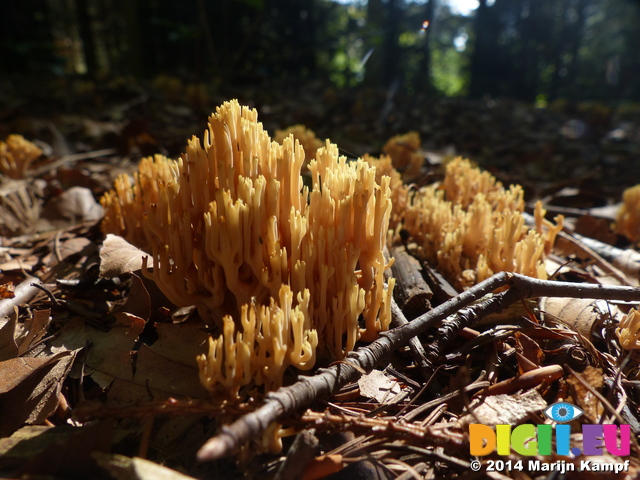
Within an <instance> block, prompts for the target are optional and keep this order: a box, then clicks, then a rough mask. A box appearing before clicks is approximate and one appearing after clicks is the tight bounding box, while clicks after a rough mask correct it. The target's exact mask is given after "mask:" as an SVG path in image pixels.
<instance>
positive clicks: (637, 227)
mask: <svg viewBox="0 0 640 480" xmlns="http://www.w3.org/2000/svg"><path fill="white" fill-rule="evenodd" d="M616 232H618V233H620V234H622V235H624V236H625V237H627V238H628V239H629V240H631V241H632V242H637V241H638V240H640V185H636V186H635V187H631V188H627V189H626V190H625V191H624V193H623V194H622V207H621V208H620V211H619V212H618V218H617V221H616Z"/></svg>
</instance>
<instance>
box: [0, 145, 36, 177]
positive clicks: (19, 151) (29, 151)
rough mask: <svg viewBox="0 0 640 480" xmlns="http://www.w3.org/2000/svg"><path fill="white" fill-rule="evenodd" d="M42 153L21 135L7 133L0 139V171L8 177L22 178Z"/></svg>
mask: <svg viewBox="0 0 640 480" xmlns="http://www.w3.org/2000/svg"><path fill="white" fill-rule="evenodd" d="M40 155H42V150H40V149H39V148H38V147H37V146H36V145H34V144H33V143H31V142H30V141H29V140H26V139H25V138H24V137H23V136H22V135H9V136H8V137H7V140H6V142H2V141H0V173H3V174H5V175H6V176H8V177H10V178H24V177H25V175H26V173H27V170H28V169H29V166H30V165H31V163H32V162H33V161H34V160H35V159H36V158H38V157H39V156H40Z"/></svg>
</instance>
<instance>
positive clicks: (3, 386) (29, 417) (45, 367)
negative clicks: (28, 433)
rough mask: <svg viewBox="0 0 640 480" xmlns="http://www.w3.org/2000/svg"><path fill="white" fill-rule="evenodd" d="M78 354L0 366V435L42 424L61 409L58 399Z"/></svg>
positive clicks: (11, 361) (26, 359)
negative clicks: (58, 408) (29, 424)
mask: <svg viewBox="0 0 640 480" xmlns="http://www.w3.org/2000/svg"><path fill="white" fill-rule="evenodd" d="M75 355H76V352H75V351H74V352H72V351H65V352H61V353H58V354H56V355H52V356H50V357H36V358H33V357H20V358H12V359H9V360H5V361H3V362H0V412H2V416H0V435H1V436H6V435H9V434H11V433H12V432H14V431H15V430H16V429H17V428H18V427H20V425H22V424H23V423H32V424H33V423H42V422H43V421H44V420H46V419H47V418H48V417H49V416H50V415H51V414H52V413H53V412H54V411H55V409H56V408H57V407H58V395H59V394H60V391H61V389H62V382H63V380H64V379H65V378H66V376H67V374H68V373H69V370H70V369H71V365H72V364H73V360H74V358H75Z"/></svg>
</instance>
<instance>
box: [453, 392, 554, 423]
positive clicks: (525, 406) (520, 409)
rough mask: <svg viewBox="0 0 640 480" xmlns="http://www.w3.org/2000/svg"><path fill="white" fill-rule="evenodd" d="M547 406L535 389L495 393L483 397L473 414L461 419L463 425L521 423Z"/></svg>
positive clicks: (474, 406)
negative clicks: (509, 393)
mask: <svg viewBox="0 0 640 480" xmlns="http://www.w3.org/2000/svg"><path fill="white" fill-rule="evenodd" d="M546 407H547V402H546V401H545V399H544V398H542V395H540V393H539V392H538V391H537V390H535V389H532V390H529V391H527V392H525V393H523V394H521V395H506V394H500V395H494V396H490V397H482V399H481V400H480V401H479V402H478V403H477V404H474V405H473V415H470V414H469V415H465V416H464V417H462V418H461V419H460V420H459V423H460V424H462V425H468V424H470V423H478V422H480V423H483V424H485V425H505V424H506V425H519V424H520V423H522V422H523V421H524V420H527V419H528V418H529V415H530V414H531V413H534V412H540V411H541V410H543V409H544V408H546Z"/></svg>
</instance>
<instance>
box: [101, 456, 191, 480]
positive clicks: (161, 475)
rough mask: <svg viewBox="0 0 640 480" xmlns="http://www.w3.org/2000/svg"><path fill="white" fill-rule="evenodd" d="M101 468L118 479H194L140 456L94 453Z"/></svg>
mask: <svg viewBox="0 0 640 480" xmlns="http://www.w3.org/2000/svg"><path fill="white" fill-rule="evenodd" d="M93 458H95V459H96V461H97V462H98V465H100V467H101V468H103V469H104V470H106V471H107V472H109V474H110V475H111V476H112V477H113V478H117V479H118V480H193V477H189V476H187V475H183V474H182V473H180V472H177V471H175V470H171V469H170V468H167V467H163V466H162V465H158V464H157V463H153V462H150V461H149V460H145V459H143V458H138V457H133V458H129V457H125V456H124V455H106V454H103V453H94V454H93Z"/></svg>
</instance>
